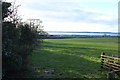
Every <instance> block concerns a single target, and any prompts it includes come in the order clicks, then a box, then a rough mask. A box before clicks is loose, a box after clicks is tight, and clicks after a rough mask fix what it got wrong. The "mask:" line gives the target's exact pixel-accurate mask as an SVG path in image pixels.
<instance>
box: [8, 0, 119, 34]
mask: <svg viewBox="0 0 120 80" xmlns="http://www.w3.org/2000/svg"><path fill="white" fill-rule="evenodd" d="M6 1H14V0H6ZM118 1H119V0H16V4H20V5H21V6H20V7H19V13H20V15H22V18H23V20H27V19H30V18H32V19H33V18H35V19H41V20H42V21H43V23H42V25H43V26H44V30H45V31H94V32H117V31H118Z"/></svg>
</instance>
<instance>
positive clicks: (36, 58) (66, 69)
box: [31, 50, 106, 78]
mask: <svg viewBox="0 0 120 80" xmlns="http://www.w3.org/2000/svg"><path fill="white" fill-rule="evenodd" d="M35 53H36V54H34V55H33V56H32V58H31V62H32V64H35V65H37V66H41V68H39V70H38V71H42V72H38V75H39V76H38V75H37V77H41V75H42V77H51V76H52V75H51V76H49V75H46V74H45V73H44V72H45V71H46V70H50V69H54V70H55V73H54V74H53V75H54V76H52V77H54V78H75V77H76V78H105V77H106V73H105V72H104V71H103V70H102V69H101V68H100V63H99V62H95V61H90V60H87V59H85V58H82V57H80V56H77V55H75V54H74V55H70V54H69V53H64V52H62V51H59V52H55V51H50V50H42V51H41V52H39V50H38V51H36V52H35Z"/></svg>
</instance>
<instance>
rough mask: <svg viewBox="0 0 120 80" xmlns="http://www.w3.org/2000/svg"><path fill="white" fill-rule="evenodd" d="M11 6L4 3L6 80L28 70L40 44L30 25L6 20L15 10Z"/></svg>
mask: <svg viewBox="0 0 120 80" xmlns="http://www.w3.org/2000/svg"><path fill="white" fill-rule="evenodd" d="M10 6H11V3H8V2H2V14H3V16H2V19H3V23H2V27H3V28H2V61H3V63H2V66H3V71H2V74H3V77H4V78H7V77H11V75H12V76H13V77H15V76H14V75H15V74H16V73H19V72H22V71H25V70H26V69H27V64H28V56H29V55H31V53H32V51H33V49H35V47H36V44H37V43H38V41H37V38H38V32H37V31H36V30H35V29H31V26H30V25H28V24H23V23H21V22H19V23H14V22H12V21H10V20H8V21H6V20H5V18H7V17H9V16H10V15H11V14H12V13H13V10H12V9H9V7H10ZM11 18H12V17H11ZM16 22H18V21H16Z"/></svg>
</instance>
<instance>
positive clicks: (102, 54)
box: [101, 52, 105, 68]
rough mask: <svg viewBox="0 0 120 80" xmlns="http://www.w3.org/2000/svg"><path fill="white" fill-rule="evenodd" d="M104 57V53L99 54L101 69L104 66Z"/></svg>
mask: <svg viewBox="0 0 120 80" xmlns="http://www.w3.org/2000/svg"><path fill="white" fill-rule="evenodd" d="M104 55H105V53H104V52H102V53H101V68H103V64H104V59H103V58H104Z"/></svg>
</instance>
